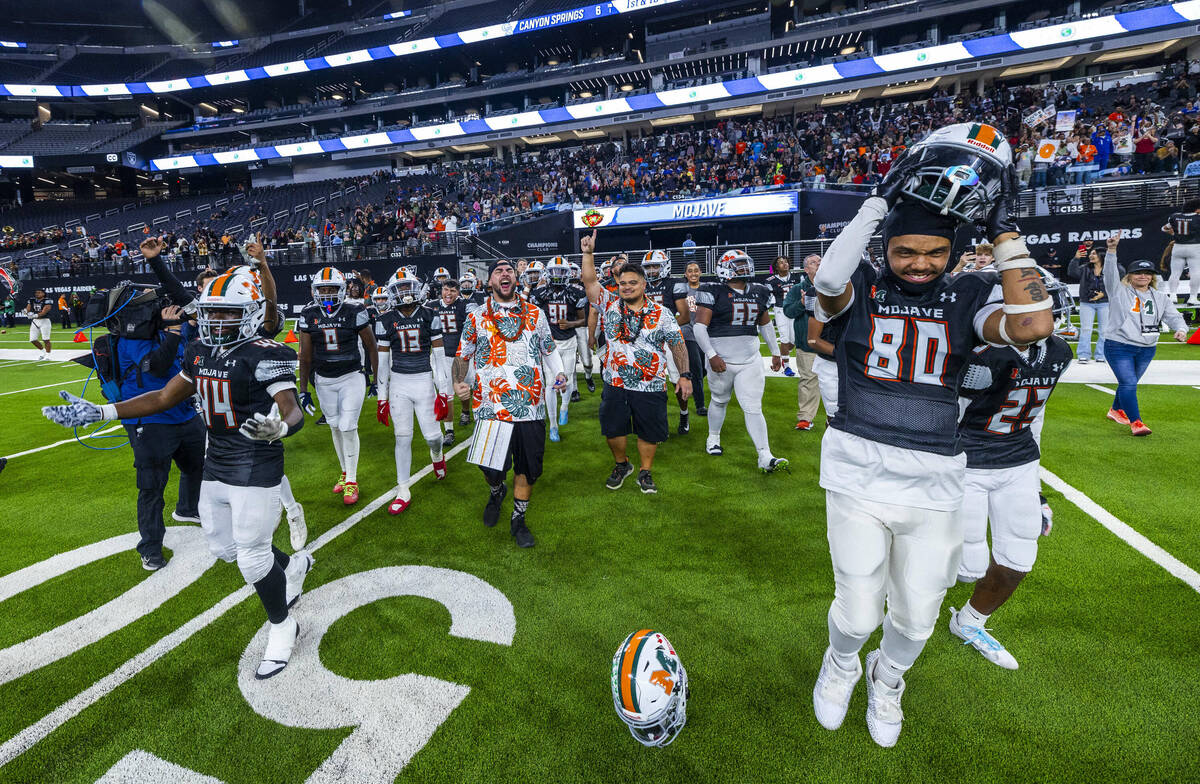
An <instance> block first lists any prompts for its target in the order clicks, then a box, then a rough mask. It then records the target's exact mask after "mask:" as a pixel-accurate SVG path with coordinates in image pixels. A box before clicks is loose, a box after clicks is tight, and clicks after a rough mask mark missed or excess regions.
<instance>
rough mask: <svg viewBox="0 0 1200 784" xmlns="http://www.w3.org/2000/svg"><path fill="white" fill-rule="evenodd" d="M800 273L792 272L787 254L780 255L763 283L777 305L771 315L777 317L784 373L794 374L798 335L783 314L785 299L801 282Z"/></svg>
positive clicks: (777, 331)
mask: <svg viewBox="0 0 1200 784" xmlns="http://www.w3.org/2000/svg"><path fill="white" fill-rule="evenodd" d="M800 277H801V276H800V274H799V273H793V272H792V262H791V260H790V259H788V257H787V256H778V257H776V259H775V264H774V265H773V266H772V272H771V274H770V275H768V276H767V279H766V280H765V281H763V283H764V284H765V285H766V286H767V288H769V289H771V296H773V297H775V307H774V308H773V309H772V311H771V315H772V316H773V317H774V319H775V333H776V334H777V335H778V337H779V353H780V354H781V355H782V356H783V375H785V376H794V375H796V373H795V371H793V370H792V349H794V348H795V347H796V336H795V334H793V333H794V332H795V328H794V325H793V324H792V320H791V319H790V318H787V317H786V316H784V315H783V301H784V300H785V299H787V293H788V292H789V291H791V289H792V286H794V285H796V284H797V283H799V282H800Z"/></svg>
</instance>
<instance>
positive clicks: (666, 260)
mask: <svg viewBox="0 0 1200 784" xmlns="http://www.w3.org/2000/svg"><path fill="white" fill-rule="evenodd" d="M642 269H644V270H645V271H646V280H648V281H650V282H654V281H659V280H665V279H666V278H667V276H668V275H670V274H671V258H670V257H669V256H667V254H666V251H661V250H648V251H646V253H645V255H643V256H642Z"/></svg>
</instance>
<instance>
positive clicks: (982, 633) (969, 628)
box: [950, 607, 1017, 670]
mask: <svg viewBox="0 0 1200 784" xmlns="http://www.w3.org/2000/svg"><path fill="white" fill-rule="evenodd" d="M950 633H951V634H953V635H954V636H955V637H957V638H958V639H960V640H962V641H963V645H970V646H971V647H972V648H974V649H975V650H977V651H979V653H980V654H982V655H983V658H985V659H987V660H988V661H990V662H991V663H992V664H995V665H996V666H998V667H1003V668H1004V669H1006V670H1015V669H1017V660H1016V659H1015V658H1013V655H1012V654H1011V653H1009V652H1008V649H1007V648H1005V647H1004V646H1003V645H1001V644H1000V642H999V641H998V640H997V639H996V638H995V637H993V636H992V635H990V634H988V630H987V629H985V628H983V627H980V626H974V625H972V624H966V623H960V622H959V620H958V610H956V609H954V608H953V607H951V608H950Z"/></svg>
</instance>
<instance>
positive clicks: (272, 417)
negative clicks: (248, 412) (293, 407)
mask: <svg viewBox="0 0 1200 784" xmlns="http://www.w3.org/2000/svg"><path fill="white" fill-rule="evenodd" d="M238 432H240V433H241V434H242V435H244V436H245V437H246V438H249V439H250V440H251V441H267V442H271V441H278V440H279V439H281V438H283V437H284V436H286V435H287V432H288V426H287V422H284V421H283V420H282V419H280V418H279V406H271V411H270V413H268V414H255V415H254V418H253V419H247V420H246V421H245V422H243V423H242V426H241V427H240V428H238Z"/></svg>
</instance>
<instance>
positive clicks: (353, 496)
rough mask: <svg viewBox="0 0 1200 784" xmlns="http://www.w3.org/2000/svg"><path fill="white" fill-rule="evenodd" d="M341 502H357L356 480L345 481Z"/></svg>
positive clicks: (349, 503)
mask: <svg viewBox="0 0 1200 784" xmlns="http://www.w3.org/2000/svg"><path fill="white" fill-rule="evenodd" d="M342 503H343V504H345V505H346V506H353V505H354V504H357V503H358V482H346V483H345V485H344V486H343V488H342Z"/></svg>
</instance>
